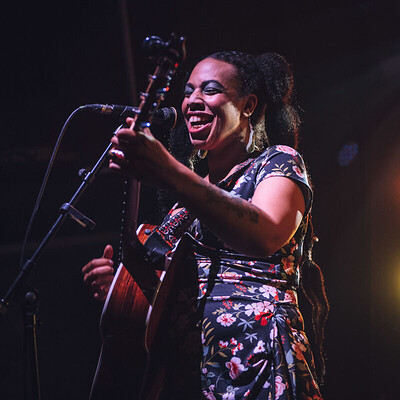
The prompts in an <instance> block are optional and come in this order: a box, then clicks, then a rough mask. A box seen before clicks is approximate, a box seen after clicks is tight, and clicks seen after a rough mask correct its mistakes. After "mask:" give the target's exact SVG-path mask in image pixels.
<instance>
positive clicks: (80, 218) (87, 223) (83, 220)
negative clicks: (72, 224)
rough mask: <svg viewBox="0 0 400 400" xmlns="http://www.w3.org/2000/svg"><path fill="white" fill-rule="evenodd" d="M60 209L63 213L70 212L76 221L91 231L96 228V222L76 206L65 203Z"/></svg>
mask: <svg viewBox="0 0 400 400" xmlns="http://www.w3.org/2000/svg"><path fill="white" fill-rule="evenodd" d="M60 211H61V212H62V213H63V214H68V215H69V216H70V217H71V218H72V219H73V220H74V221H76V222H77V223H78V224H79V225H81V226H83V227H84V228H89V229H90V230H91V231H92V230H93V229H94V228H95V226H96V223H95V222H94V221H92V220H91V219H90V218H88V217H87V216H86V215H84V214H82V213H81V212H80V211H78V210H77V209H76V208H75V207H73V206H72V205H71V204H69V203H64V204H63V205H62V206H61V207H60Z"/></svg>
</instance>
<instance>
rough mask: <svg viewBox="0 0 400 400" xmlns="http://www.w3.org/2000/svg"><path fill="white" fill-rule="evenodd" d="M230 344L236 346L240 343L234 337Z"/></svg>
mask: <svg viewBox="0 0 400 400" xmlns="http://www.w3.org/2000/svg"><path fill="white" fill-rule="evenodd" d="M230 343H231V344H233V345H236V344H237V343H238V341H237V340H236V339H235V338H234V337H233V338H231V340H230Z"/></svg>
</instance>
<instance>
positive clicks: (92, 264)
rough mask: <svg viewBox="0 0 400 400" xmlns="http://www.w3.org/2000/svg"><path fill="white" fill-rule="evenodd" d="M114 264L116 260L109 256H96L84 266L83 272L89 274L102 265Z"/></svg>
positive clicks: (110, 265)
mask: <svg viewBox="0 0 400 400" xmlns="http://www.w3.org/2000/svg"><path fill="white" fill-rule="evenodd" d="M113 265H114V261H113V260H110V259H109V258H94V259H93V260H90V261H89V262H88V263H87V264H86V265H85V266H84V267H83V268H82V273H84V274H87V273H88V272H90V271H92V270H93V269H95V268H97V267H101V266H109V267H112V266H113Z"/></svg>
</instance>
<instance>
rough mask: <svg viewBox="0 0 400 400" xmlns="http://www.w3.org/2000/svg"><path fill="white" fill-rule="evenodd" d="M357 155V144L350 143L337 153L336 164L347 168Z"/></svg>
mask: <svg viewBox="0 0 400 400" xmlns="http://www.w3.org/2000/svg"><path fill="white" fill-rule="evenodd" d="M357 155H358V143H356V142H354V141H351V142H348V143H346V144H345V145H343V146H342V148H341V149H340V150H339V153H338V164H339V165H340V166H341V167H347V166H348V165H350V164H351V163H352V161H353V160H354V159H355V158H356V157H357Z"/></svg>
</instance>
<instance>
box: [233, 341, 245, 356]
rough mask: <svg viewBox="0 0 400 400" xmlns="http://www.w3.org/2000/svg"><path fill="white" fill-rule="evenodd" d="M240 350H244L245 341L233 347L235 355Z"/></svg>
mask: <svg viewBox="0 0 400 400" xmlns="http://www.w3.org/2000/svg"><path fill="white" fill-rule="evenodd" d="M239 350H243V343H238V344H237V346H235V347H234V348H233V349H231V351H232V354H233V355H234V356H235V355H236V353H237V352H238V351H239Z"/></svg>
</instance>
